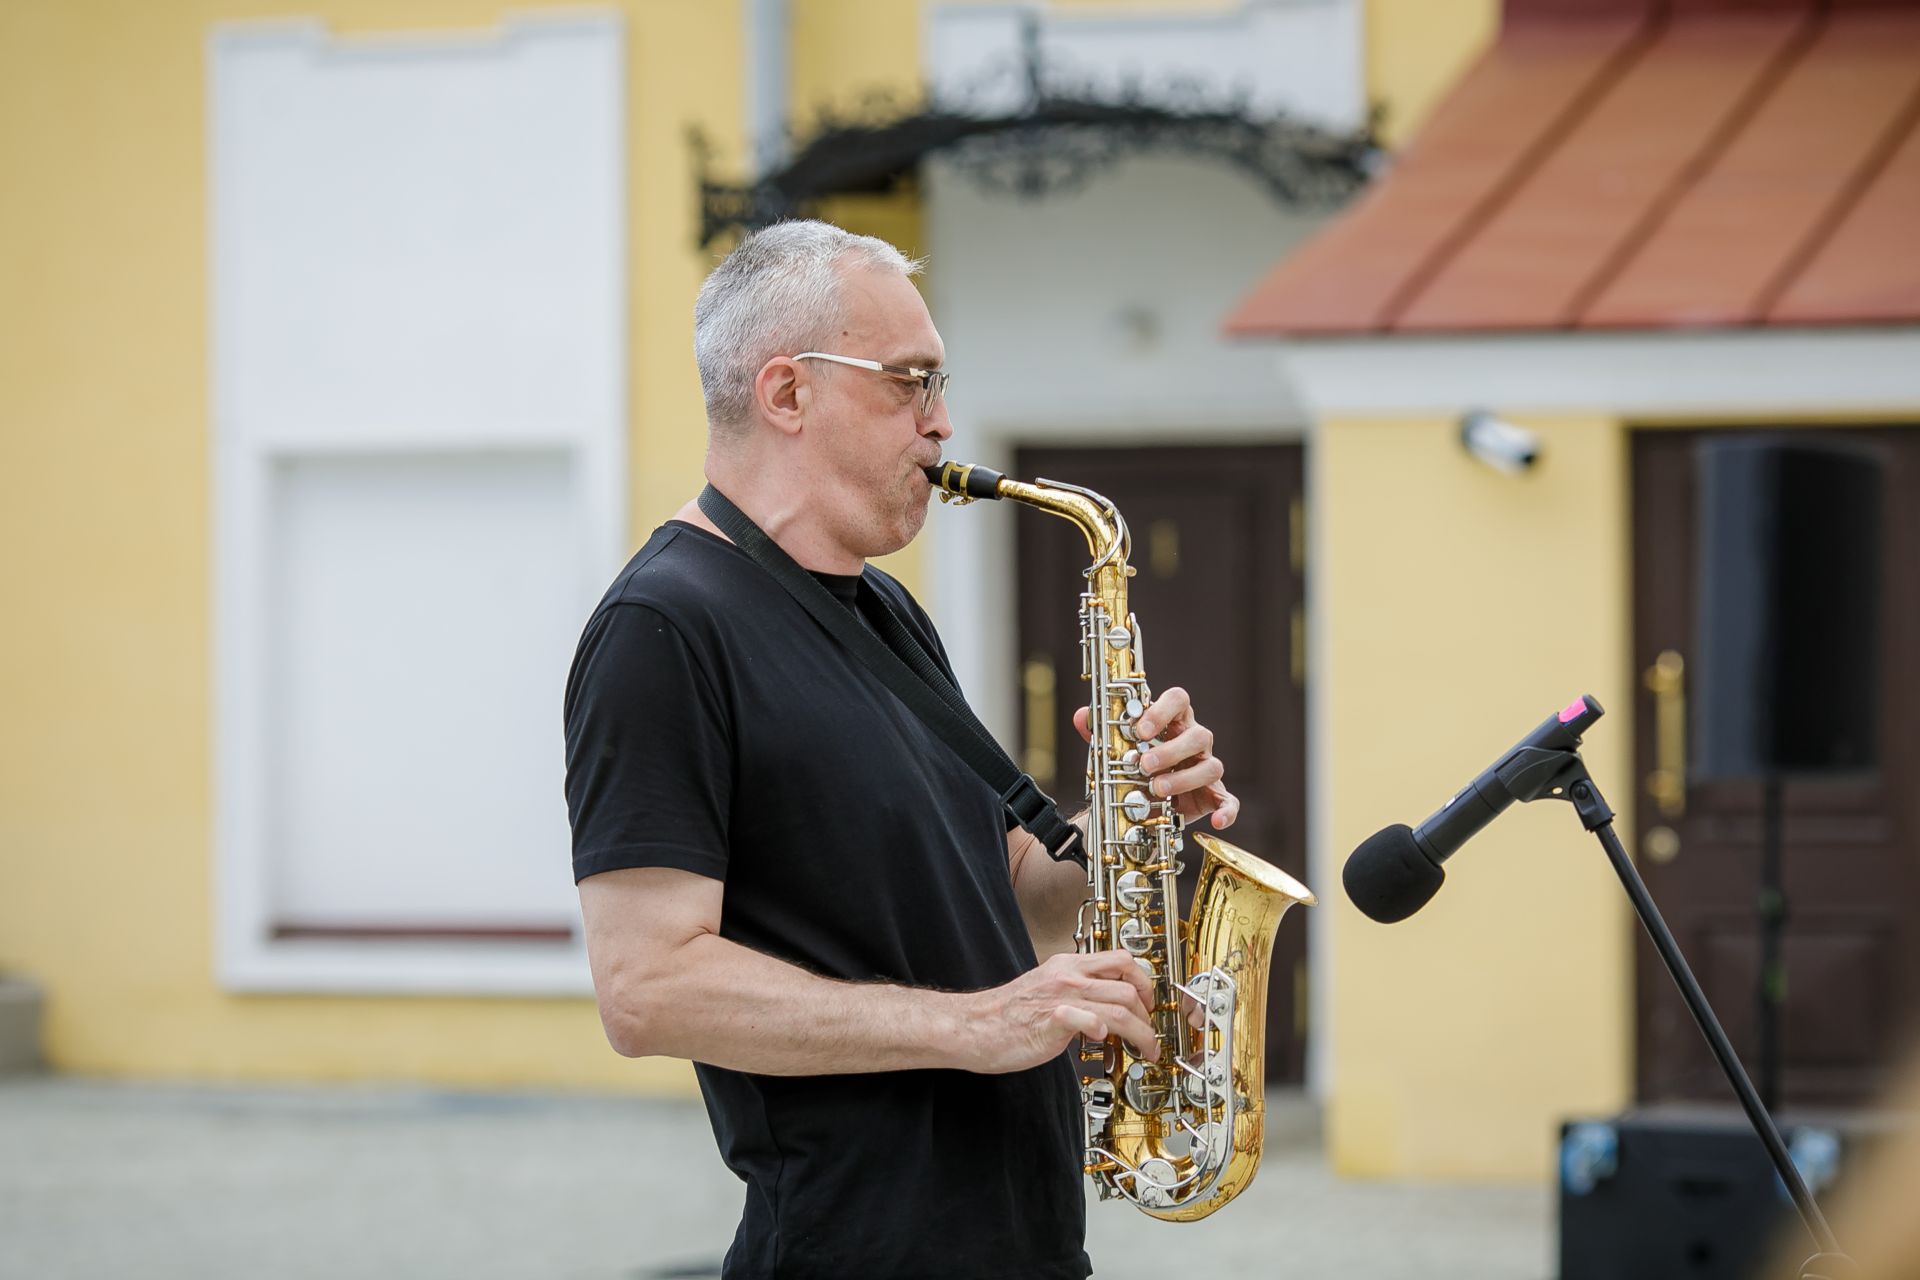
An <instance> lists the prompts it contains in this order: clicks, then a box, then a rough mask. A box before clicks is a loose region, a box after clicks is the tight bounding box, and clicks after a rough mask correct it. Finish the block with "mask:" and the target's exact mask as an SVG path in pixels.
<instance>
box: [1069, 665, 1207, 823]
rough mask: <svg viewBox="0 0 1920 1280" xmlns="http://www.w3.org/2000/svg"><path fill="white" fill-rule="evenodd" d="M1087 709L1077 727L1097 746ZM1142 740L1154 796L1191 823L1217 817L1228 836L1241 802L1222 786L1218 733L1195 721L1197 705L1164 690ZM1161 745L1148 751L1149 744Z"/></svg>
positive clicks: (1146, 715)
mask: <svg viewBox="0 0 1920 1280" xmlns="http://www.w3.org/2000/svg"><path fill="white" fill-rule="evenodd" d="M1087 715H1088V711H1087V708H1085V707H1082V708H1080V710H1078V711H1076V712H1074V713H1073V727H1074V728H1076V729H1078V730H1079V731H1080V737H1081V739H1082V740H1083V741H1089V742H1090V741H1092V737H1093V735H1092V733H1091V731H1090V730H1089V729H1088V728H1087ZM1133 728H1134V732H1135V733H1137V734H1138V735H1139V737H1140V742H1141V751H1140V768H1141V769H1142V770H1143V771H1144V772H1145V773H1146V775H1147V777H1148V778H1149V779H1151V783H1150V785H1151V787H1152V789H1153V794H1154V795H1155V796H1156V797H1158V798H1160V799H1162V800H1164V799H1167V798H1169V797H1171V798H1172V799H1173V805H1174V809H1175V811H1176V812H1178V813H1179V815H1180V816H1181V817H1183V818H1185V819H1186V820H1187V821H1188V822H1193V821H1196V820H1198V819H1200V818H1203V817H1205V816H1206V815H1208V814H1212V815H1213V829H1214V830H1215V831H1225V830H1226V829H1227V828H1228V827H1230V826H1232V825H1233V820H1234V819H1235V818H1237V817H1239V816H1240V801H1239V800H1238V799H1237V798H1236V797H1235V796H1234V794H1233V792H1231V791H1229V790H1227V789H1226V788H1225V787H1223V786H1221V785H1220V779H1221V778H1222V777H1223V776H1224V775H1225V774H1226V766H1225V765H1223V764H1222V763H1221V762H1220V759H1219V757H1218V756H1216V755H1214V754H1213V731H1212V730H1211V729H1209V728H1207V726H1205V725H1203V724H1201V723H1200V722H1199V721H1198V720H1195V719H1194V718H1193V700H1192V699H1191V698H1189V697H1188V696H1187V691H1186V690H1185V689H1182V688H1181V687H1179V686H1178V685H1175V686H1174V687H1173V688H1171V689H1167V690H1164V691H1163V692H1162V693H1161V694H1160V696H1159V697H1157V698H1155V699H1154V700H1153V705H1152V706H1150V707H1148V708H1147V709H1146V710H1145V711H1143V712H1142V713H1141V714H1140V718H1139V719H1138V720H1136V721H1134V723H1133ZM1156 737H1157V738H1160V739H1161V741H1159V742H1157V743H1154V744H1153V745H1151V746H1148V745H1147V741H1148V739H1150V738H1156Z"/></svg>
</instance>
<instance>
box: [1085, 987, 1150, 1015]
mask: <svg viewBox="0 0 1920 1280" xmlns="http://www.w3.org/2000/svg"><path fill="white" fill-rule="evenodd" d="M1080 994H1081V996H1082V997H1084V998H1085V999H1088V1000H1098V1001H1099V1002H1100V1003H1101V1004H1117V1005H1120V1006H1121V1007H1122V1008H1126V1009H1131V1010H1132V1011H1133V1012H1135V1013H1137V1014H1139V1015H1140V1016H1141V1017H1143V1018H1144V1017H1146V1016H1147V999H1148V997H1144V996H1142V995H1141V994H1140V989H1139V988H1138V987H1136V986H1134V985H1133V984H1132V983H1130V982H1121V981H1120V980H1119V979H1117V978H1107V979H1095V980H1093V981H1090V982H1088V983H1087V985H1086V986H1085V987H1083V988H1081V991H1080Z"/></svg>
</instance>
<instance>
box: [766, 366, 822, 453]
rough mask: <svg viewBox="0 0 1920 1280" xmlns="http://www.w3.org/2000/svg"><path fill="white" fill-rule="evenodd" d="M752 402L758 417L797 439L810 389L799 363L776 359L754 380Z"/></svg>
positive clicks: (811, 394) (810, 392) (811, 396)
mask: <svg viewBox="0 0 1920 1280" xmlns="http://www.w3.org/2000/svg"><path fill="white" fill-rule="evenodd" d="M753 398H754V401H755V403H756V404H757V405H758V406H759V409H760V416H761V417H763V418H765V419H766V420H767V421H768V422H770V423H772V424H773V425H774V427H775V428H776V429H778V430H779V431H781V432H783V433H784V434H787V435H798V434H799V433H800V424H801V423H802V422H803V421H804V420H805V418H806V412H807V404H808V401H810V400H811V399H812V398H813V387H812V385H811V383H810V382H809V380H808V375H807V371H806V370H805V369H803V368H801V367H800V362H799V361H798V360H790V359H788V358H787V357H786V356H775V357H774V358H773V359H771V360H769V361H767V362H766V363H765V364H763V365H761V366H760V372H759V373H758V374H756V375H755V376H754V379H753Z"/></svg>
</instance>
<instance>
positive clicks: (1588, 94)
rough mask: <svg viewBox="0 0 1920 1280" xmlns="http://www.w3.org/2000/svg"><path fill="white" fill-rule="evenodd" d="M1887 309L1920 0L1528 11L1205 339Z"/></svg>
mask: <svg viewBox="0 0 1920 1280" xmlns="http://www.w3.org/2000/svg"><path fill="white" fill-rule="evenodd" d="M1595 10H1601V11H1603V12H1594V11H1595ZM1911 321H1920V3H1900V4H1888V3H1886V2H1885V0H1882V3H1880V4H1872V3H1862V2H1860V0H1855V3H1852V4H1848V3H1844V2H1842V3H1838V4H1836V5H1834V6H1833V7H1831V8H1829V7H1827V6H1824V5H1822V6H1819V7H1817V8H1816V7H1815V6H1814V5H1813V4H1809V3H1800V4H1788V3H1779V2H1778V0H1776V2H1774V3H1764V2H1762V3H1756V2H1755V0H1746V2H1745V3H1744V4H1740V5H1735V4H1732V3H1730V0H1669V3H1667V4H1659V3H1649V4H1645V5H1628V4H1620V3H1618V2H1617V0H1616V2H1615V3H1612V4H1603V3H1596V2H1591V0H1590V2H1589V3H1585V4H1583V3H1581V0H1559V2H1558V3H1553V2H1551V0H1532V3H1527V4H1522V3H1518V2H1513V3H1510V4H1509V17H1508V24H1507V30H1506V31H1505V32H1504V34H1503V35H1502V36H1501V38H1500V40H1499V41H1498V42H1497V43H1496V44H1495V45H1494V46H1493V48H1492V49H1490V50H1489V51H1488V52H1487V53H1486V55H1485V56H1484V57H1483V58H1482V59H1481V60H1480V62H1479V63H1478V64H1477V65H1476V66H1475V67H1474V68H1473V69H1472V70H1471V71H1470V72H1469V73H1468V74H1467V75H1466V77H1465V78H1464V79H1463V80H1462V81H1461V82H1460V83H1459V84H1458V85H1456V86H1455V87H1454V89H1453V91H1452V92H1451V93H1450V94H1449V95H1448V97H1447V98H1446V100H1445V101H1444V102H1443V103H1442V104H1441V105H1440V107H1439V108H1438V109H1437V110H1436V111H1435V113H1434V115H1433V117H1432V119H1431V120H1430V121H1429V122H1428V124H1427V125H1426V127H1425V128H1424V129H1423V130H1422V132H1421V133H1420V135H1419V136H1418V137H1417V138H1416V139H1414V142H1413V144H1412V146H1411V147H1409V148H1408V149H1407V151H1406V152H1405V154H1404V155H1402V156H1401V157H1400V158H1399V159H1398V161H1397V162H1396V163H1395V164H1394V165H1393V166H1392V168H1391V169H1390V170H1389V171H1388V173H1387V174H1386V175H1385V176H1384V177H1383V178H1381V179H1380V180H1379V181H1378V182H1376V183H1375V184H1374V186H1373V187H1372V188H1371V189H1370V190H1369V191H1368V192H1367V193H1366V194H1365V195H1364V196H1363V197H1362V198H1361V199H1360V201H1359V202H1358V203H1357V204H1356V205H1355V206H1354V207H1353V208H1352V209H1350V210H1348V211H1347V212H1346V213H1345V214H1343V215H1342V216H1341V217H1340V218H1339V219H1337V220H1336V221H1335V222H1334V223H1333V224H1332V225H1331V226H1330V227H1328V228H1327V229H1326V230H1325V231H1323V232H1322V233H1321V234H1320V235H1318V236H1316V237H1315V238H1314V239H1313V240H1311V241H1310V242H1308V243H1307V244H1306V245H1305V246H1303V247H1302V248H1301V249H1299V250H1298V251H1296V252H1295V253H1294V254H1293V255H1292V256H1291V257H1289V258H1288V259H1286V260H1285V261H1283V262H1282V263H1280V265H1279V266H1277V267H1276V268H1274V270H1273V271H1272V272H1271V273H1270V274H1269V275H1268V276H1267V277H1266V278H1265V279H1264V280H1262V281H1261V282H1260V283H1259V285H1258V286H1257V287H1256V288H1255V289H1254V290H1253V292H1252V293H1251V294H1250V295H1249V296H1248V297H1247V298H1246V299H1245V300H1244V301H1243V302H1242V303H1241V304H1240V305H1239V307H1238V308H1236V309H1235V311H1234V313H1233V315H1232V316H1231V317H1229V319H1228V321H1227V328H1228V330H1229V332H1232V333H1237V334H1244V335H1252V334H1279V333H1291V334H1303V335H1313V334H1321V335H1332V334H1357V333H1448V332H1470V331H1484V330H1503V331H1513V330H1541V329H1621V328H1634V329H1657V328H1669V327H1677V326H1717V327H1727V326H1748V325H1812V324H1821V325H1828V324H1873V323H1889V322H1911Z"/></svg>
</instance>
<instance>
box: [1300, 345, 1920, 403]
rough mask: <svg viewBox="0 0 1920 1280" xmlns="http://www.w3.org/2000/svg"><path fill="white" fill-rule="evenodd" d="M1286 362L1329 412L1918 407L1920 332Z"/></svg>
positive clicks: (1426, 351)
mask: <svg viewBox="0 0 1920 1280" xmlns="http://www.w3.org/2000/svg"><path fill="white" fill-rule="evenodd" d="M1279 359H1280V363H1281V367H1282V369H1283V371H1284V372H1285V374H1286V376H1287V378H1288V380H1289V381H1291V382H1292V383H1293V385H1295V386H1296V387H1298V388H1299V389H1300V391H1301V393H1302V394H1303V395H1304V396H1305V398H1306V400H1307V402H1308V403H1309V404H1310V405H1311V406H1312V408H1313V410H1314V412H1315V413H1316V414H1317V415H1319V416H1323V417H1324V416H1329V415H1349V416H1356V417H1358V416H1367V415H1373V414H1381V415H1386V414H1413V413H1446V414H1456V413H1460V412H1462V411H1464V410H1466V409H1469V408H1474V407H1486V408H1490V409H1493V410H1495V411H1498V412H1503V413H1605V414H1610V415H1614V416H1618V417H1629V418H1633V417H1637V418H1642V419H1651V418H1660V417H1700V416H1716V417H1726V418H1737V419H1751V418H1778V417H1781V416H1784V415H1791V414H1794V413H1804V414H1816V415H1821V416H1831V415H1836V414H1856V413H1857V414H1862V415H1875V414H1900V413H1916V412H1920V327H1901V328H1886V329H1779V330H1771V329H1769V330H1753V331H1744V332H1712V333H1690V332H1662V333H1619V334H1611V333H1608V334H1587V333H1575V334H1537V335H1482V336H1459V337H1404V336H1392V335H1382V336H1374V337H1361V338H1337V339H1336V338H1294V339H1290V340H1287V341H1285V342H1284V343H1282V344H1281V345H1280V352H1279Z"/></svg>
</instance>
